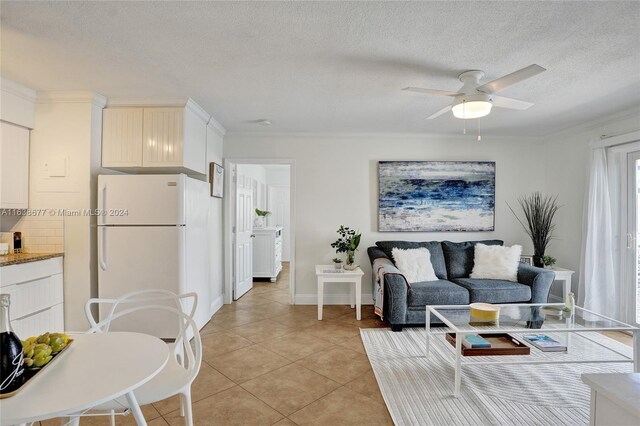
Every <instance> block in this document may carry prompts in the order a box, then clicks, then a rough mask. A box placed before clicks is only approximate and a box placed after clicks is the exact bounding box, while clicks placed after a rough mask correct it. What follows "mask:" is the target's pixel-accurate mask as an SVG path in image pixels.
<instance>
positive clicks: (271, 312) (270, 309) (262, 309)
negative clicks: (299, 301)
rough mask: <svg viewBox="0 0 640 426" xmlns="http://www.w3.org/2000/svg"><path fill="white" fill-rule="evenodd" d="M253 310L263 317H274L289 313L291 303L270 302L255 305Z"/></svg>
mask: <svg viewBox="0 0 640 426" xmlns="http://www.w3.org/2000/svg"><path fill="white" fill-rule="evenodd" d="M255 312H256V313H258V314H259V315H260V316H261V317H262V318H263V319H272V318H274V317H277V316H280V315H285V314H289V313H291V312H292V309H291V305H288V304H284V303H278V302H271V303H265V304H263V305H259V306H256V307H255Z"/></svg>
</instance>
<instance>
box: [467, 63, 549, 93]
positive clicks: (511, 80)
mask: <svg viewBox="0 0 640 426" xmlns="http://www.w3.org/2000/svg"><path fill="white" fill-rule="evenodd" d="M544 71H546V69H545V68H542V67H541V66H540V65H536V64H533V65H529V66H528V67H525V68H522V69H521V70H518V71H515V72H512V73H511V74H507V75H505V76H502V77H500V78H498V79H496V80H493V81H490V82H489V83H486V84H483V85H482V86H478V87H477V88H476V90H479V91H481V92H484V93H496V92H499V91H501V90H504V89H506V88H507V87H509V86H512V85H514V84H516V83H519V82H521V81H523V80H526V79H528V78H531V77H533V76H534V75H538V74H540V73H541V72H544Z"/></svg>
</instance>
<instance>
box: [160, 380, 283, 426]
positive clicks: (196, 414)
mask: <svg viewBox="0 0 640 426" xmlns="http://www.w3.org/2000/svg"><path fill="white" fill-rule="evenodd" d="M282 418H283V416H282V414H280V413H278V412H277V411H276V410H274V409H273V408H271V407H269V406H268V405H267V404H265V403H264V402H262V401H260V400H259V399H258V398H256V397H255V396H253V395H251V394H250V393H249V392H247V391H246V390H244V389H242V388H241V387H240V386H235V387H233V388H231V389H228V390H226V391H223V392H220V393H218V394H215V395H213V396H210V397H208V398H205V399H203V400H200V401H198V402H196V403H194V404H193V423H194V424H195V425H198V426H213V425H224V426H232V425H243V426H249V425H251V426H253V425H255V426H262V425H264V426H268V425H272V424H274V423H275V422H277V421H278V420H280V419H282ZM165 420H167V422H168V423H169V424H170V425H172V426H182V425H184V420H183V418H182V417H180V410H176V411H174V412H172V413H170V414H168V415H166V416H165Z"/></svg>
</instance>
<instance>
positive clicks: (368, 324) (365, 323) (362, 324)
mask: <svg viewBox="0 0 640 426" xmlns="http://www.w3.org/2000/svg"><path fill="white" fill-rule="evenodd" d="M360 318H361V319H360V321H358V320H357V319H356V315H355V312H351V313H348V314H345V315H342V316H340V317H338V318H334V319H331V320H330V321H336V322H338V323H342V324H348V325H354V326H356V327H358V328H384V327H389V324H388V323H387V322H386V321H383V320H381V319H380V317H379V316H377V315H376V314H374V313H370V314H365V313H364V312H362V313H361V315H360Z"/></svg>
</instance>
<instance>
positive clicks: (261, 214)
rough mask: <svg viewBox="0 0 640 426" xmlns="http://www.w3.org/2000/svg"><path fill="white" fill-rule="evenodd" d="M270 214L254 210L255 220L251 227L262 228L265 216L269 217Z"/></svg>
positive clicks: (265, 211)
mask: <svg viewBox="0 0 640 426" xmlns="http://www.w3.org/2000/svg"><path fill="white" fill-rule="evenodd" d="M270 214H271V212H270V211H267V210H260V209H256V218H255V220H254V221H253V227H254V228H264V226H265V221H266V219H267V216H269V215H270Z"/></svg>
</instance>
